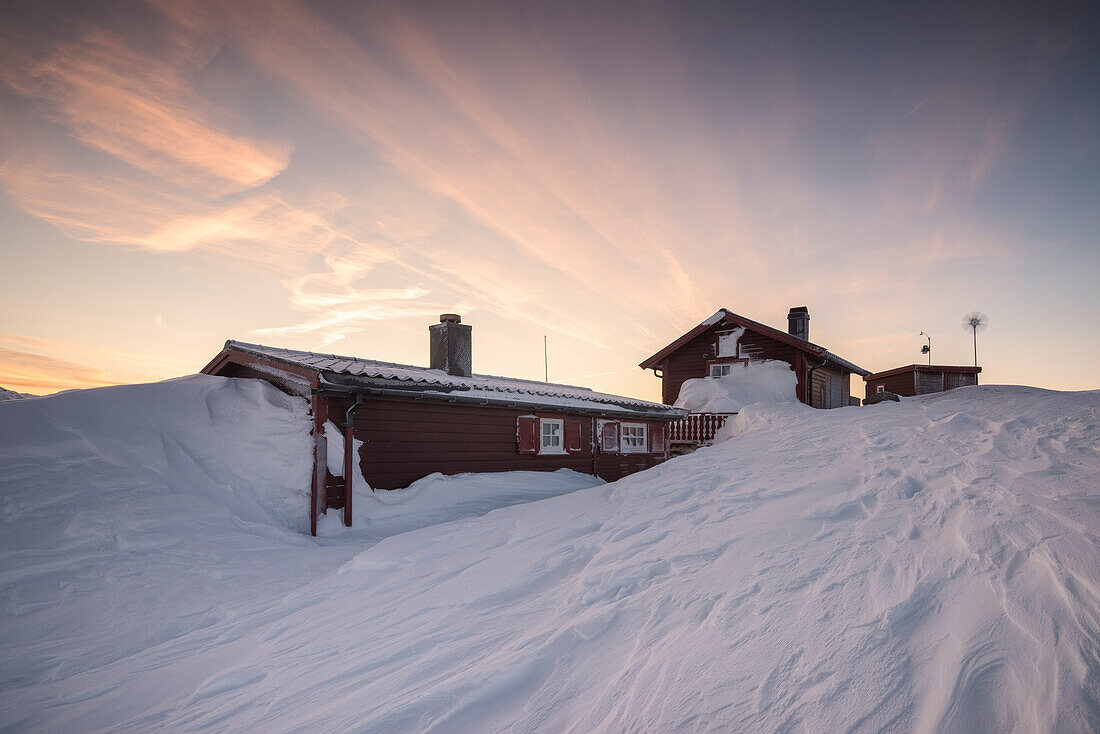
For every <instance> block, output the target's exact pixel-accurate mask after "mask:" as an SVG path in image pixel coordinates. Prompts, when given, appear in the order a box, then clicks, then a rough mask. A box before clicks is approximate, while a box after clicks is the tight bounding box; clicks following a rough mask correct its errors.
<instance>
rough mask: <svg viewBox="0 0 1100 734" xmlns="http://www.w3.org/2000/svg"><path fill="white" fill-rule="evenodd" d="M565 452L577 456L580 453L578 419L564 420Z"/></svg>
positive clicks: (579, 423) (579, 426) (579, 421)
mask: <svg viewBox="0 0 1100 734" xmlns="http://www.w3.org/2000/svg"><path fill="white" fill-rule="evenodd" d="M565 451H566V453H568V454H579V453H580V452H581V420H580V418H566V419H565Z"/></svg>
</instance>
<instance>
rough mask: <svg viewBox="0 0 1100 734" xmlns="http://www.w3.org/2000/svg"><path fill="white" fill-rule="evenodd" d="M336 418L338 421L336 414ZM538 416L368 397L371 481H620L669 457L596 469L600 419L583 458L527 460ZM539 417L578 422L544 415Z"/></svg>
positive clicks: (363, 431)
mask: <svg viewBox="0 0 1100 734" xmlns="http://www.w3.org/2000/svg"><path fill="white" fill-rule="evenodd" d="M330 410H331V408H330ZM332 414H333V415H334V416H335V415H337V413H336V411H335V410H333V411H332ZM530 414H531V411H530V410H521V409H513V408H495V407H488V406H485V407H482V406H470V405H458V404H446V403H431V402H427V401H416V400H403V399H401V398H367V399H366V400H365V401H364V402H363V404H362V405H361V406H360V407H359V409H358V410H357V411H356V413H355V418H354V424H355V438H356V439H357V440H360V441H363V445H362V447H361V448H360V450H359V460H360V465H361V467H362V469H363V475H364V476H365V477H366V480H367V482H368V483H369V484H370V485H371V486H372V487H374V488H376V489H398V488H400V487H406V486H408V485H409V484H411V483H412V482H414V481H416V480H417V479H420V478H421V477H424V476H427V475H428V474H432V473H434V472H441V473H443V474H459V473H462V472H490V471H520V470H526V471H532V470H533V471H552V470H554V469H562V468H565V469H573V470H574V471H578V472H582V473H585V474H592V473H593V472H596V473H597V475H598V476H599V477H601V478H602V479H606V480H608V481H614V480H615V479H619V478H621V477H623V476H626V475H627V474H630V473H632V472H635V471H641V470H642V469H648V468H649V467H651V466H655V465H656V464H658V463H660V462H661V461H663V460H664V454H663V453H662V454H627V455H610V456H609V455H606V454H596V455H595V462H594V461H593V435H592V431H593V419H592V418H589V417H584V418H582V419H581V425H580V433H581V451H580V452H578V453H572V454H550V455H547V454H535V455H531V454H520V453H519V452H518V446H517V443H516V424H517V419H518V418H519V417H520V416H521V415H530ZM538 415H539V416H540V417H543V418H568V417H572V416H567V415H565V414H555V413H544V412H541V411H540V412H538ZM631 422H635V421H631ZM334 479H335V478H334ZM341 484H342V482H341Z"/></svg>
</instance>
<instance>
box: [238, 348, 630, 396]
mask: <svg viewBox="0 0 1100 734" xmlns="http://www.w3.org/2000/svg"><path fill="white" fill-rule="evenodd" d="M229 349H236V350H237V351H241V352H245V353H247V354H252V355H255V356H260V357H266V358H268V359H273V360H276V361H280V362H284V363H286V364H292V365H295V366H298V367H304V368H306V369H311V370H315V371H316V372H319V373H324V372H328V373H330V374H344V375H350V376H353V377H358V378H361V379H370V378H375V379H380V380H391V381H392V380H401V381H403V382H416V383H423V384H430V385H451V386H454V387H462V386H466V383H478V382H481V383H482V384H484V383H485V382H487V381H500V382H503V383H507V384H509V385H514V386H516V388H517V389H520V386H522V387H523V389H528V390H531V391H535V392H545V393H546V394H551V395H552V394H555V393H554V390H553V389H554V388H559V389H561V390H564V391H569V392H585V393H592V394H593V395H600V394H601V393H596V392H595V391H594V390H593V389H592V388H590V387H583V386H581V385H565V384H562V383H556V382H541V381H538V380H526V379H523V378H519V377H501V376H498V375H480V374H474V375H470V376H469V377H456V376H454V375H448V374H447V373H445V372H442V371H440V370H433V369H432V368H430V367H420V366H417V365H411V364H401V363H399V362H384V361H381V360H376V359H364V358H362V357H348V356H345V355H340V354H323V353H320V352H308V351H305V350H301V349H287V348H285V347H268V346H264V345H262V344H249V343H247V342H238V341H234V340H232V339H230V340H228V341H226V343H225V347H224V348H223V351H225V350H229ZM287 353H289V354H287ZM291 355H304V356H305V357H306V358H308V359H331V360H339V361H346V362H348V363H349V365H348V366H347V367H343V368H340V369H332V368H331V367H328V366H324V367H322V366H319V365H316V364H312V363H310V362H309V361H306V359H304V358H297V359H296V358H294V357H293V356H291ZM352 365H361V366H362V368H361V369H360V370H359V371H358V372H353V371H351V366H352ZM368 367H370V368H374V369H375V370H378V371H382V370H386V369H391V370H403V371H408V372H410V373H421V375H422V376H417V375H415V374H410V375H409V376H408V377H396V376H393V377H387V376H385V375H382V374H373V375H367V374H364V371H365V369H366V368H368ZM437 376H438V377H442V378H444V379H431V378H432V377H437ZM602 394H605V395H606V394H607V393H602ZM611 397H616V398H617V397H621V396H617V395H615V396H611ZM623 399H624V400H629V398H623ZM637 402H639V403H645V402H646V401H644V400H639V401H637Z"/></svg>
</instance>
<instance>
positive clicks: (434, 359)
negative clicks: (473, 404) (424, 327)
mask: <svg viewBox="0 0 1100 734" xmlns="http://www.w3.org/2000/svg"><path fill="white" fill-rule="evenodd" d="M472 331H473V329H472V328H471V327H470V326H469V324H463V323H462V317H461V316H459V315H458V314H456V313H444V314H440V315H439V323H438V324H432V325H431V326H429V327H428V337H429V338H428V346H429V358H430V367H431V368H432V369H433V370H443V371H444V372H446V373H447V374H448V375H454V376H456V377H469V376H470V375H471V374H472V372H473V369H472V365H473V355H472V351H473V349H472V347H473V344H472V343H473V337H472V335H471V332H472Z"/></svg>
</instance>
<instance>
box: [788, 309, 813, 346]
mask: <svg viewBox="0 0 1100 734" xmlns="http://www.w3.org/2000/svg"><path fill="white" fill-rule="evenodd" d="M787 333H788V334H790V335H791V336H797V337H798V338H799V339H801V340H802V341H807V342H808V341H810V309H808V308H806V307H805V306H795V307H794V308H792V309H791V310H790V311H788V312H787Z"/></svg>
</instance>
